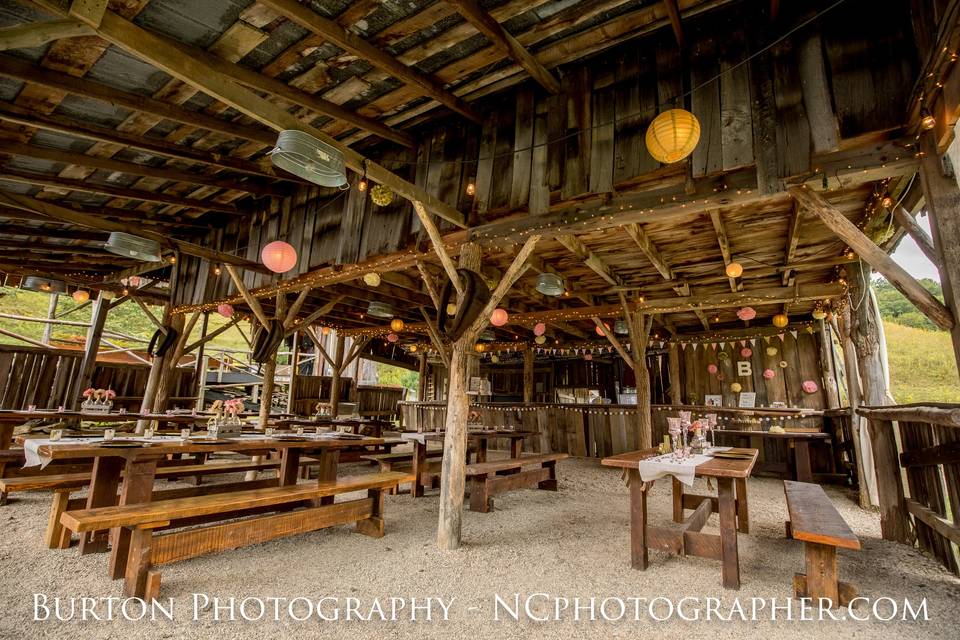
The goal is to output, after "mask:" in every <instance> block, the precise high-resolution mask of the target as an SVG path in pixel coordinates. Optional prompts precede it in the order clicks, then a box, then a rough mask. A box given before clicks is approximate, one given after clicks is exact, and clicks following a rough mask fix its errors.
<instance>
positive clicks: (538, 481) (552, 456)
mask: <svg viewBox="0 0 960 640" xmlns="http://www.w3.org/2000/svg"><path fill="white" fill-rule="evenodd" d="M569 457H570V456H569V455H567V454H566V453H545V454H541V455H534V456H521V457H519V458H509V459H507V460H495V461H493V462H476V463H474V464H468V465H467V480H468V481H469V483H470V510H471V511H479V512H481V513H487V512H488V511H490V509H492V508H493V498H492V497H491V496H493V495H495V494H498V493H503V492H505V491H510V490H511V489H519V488H520V487H526V486H533V485H537V488H539V489H545V490H547V491H556V490H557V462H558V461H559V460H563V459H565V458H569ZM532 465H539V466H538V468H536V469H530V470H528V471H521V469H522V468H523V467H525V466H532Z"/></svg>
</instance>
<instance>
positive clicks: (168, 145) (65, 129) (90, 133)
mask: <svg viewBox="0 0 960 640" xmlns="http://www.w3.org/2000/svg"><path fill="white" fill-rule="evenodd" d="M0 120H4V121H6V122H10V123H13V124H17V125H20V126H23V127H33V128H35V129H43V130H45V131H53V132H55V133H60V134H63V135H66V136H70V137H72V138H79V139H82V140H91V141H93V142H104V143H107V144H113V145H117V146H120V147H130V148H132V149H139V150H140V151H146V152H147V153H150V154H153V155H155V156H161V157H164V158H169V159H171V160H179V161H181V162H193V163H198V164H203V165H207V166H210V167H214V168H217V169H230V170H232V171H239V172H241V173H246V174H250V175H254V176H260V177H264V178H269V179H271V180H274V181H277V180H283V181H286V182H296V183H300V184H302V183H303V182H304V181H302V180H301V179H300V178H297V177H295V176H293V175H291V174H284V175H280V173H279V172H278V171H274V169H273V168H272V167H271V166H270V165H263V166H261V165H260V164H258V163H257V162H251V161H250V160H245V159H243V158H234V157H232V156H224V155H221V154H212V153H208V152H206V151H201V150H199V149H194V148H192V147H187V146H184V145H180V144H175V143H173V142H167V141H166V140H163V139H162V138H148V137H145V136H136V135H130V134H128V133H125V132H123V131H117V130H115V129H110V128H108V127H101V126H99V125H95V124H92V123H89V122H81V121H79V120H74V119H72V118H68V117H65V116H61V115H57V114H44V113H39V112H35V111H32V110H28V109H24V108H22V107H19V106H17V105H15V104H10V103H0Z"/></svg>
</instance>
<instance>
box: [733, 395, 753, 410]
mask: <svg viewBox="0 0 960 640" xmlns="http://www.w3.org/2000/svg"><path fill="white" fill-rule="evenodd" d="M737 406H738V407H740V408H741V409H753V408H754V407H756V406H757V394H756V392H754V391H742V392H740V399H739V401H738V403H737Z"/></svg>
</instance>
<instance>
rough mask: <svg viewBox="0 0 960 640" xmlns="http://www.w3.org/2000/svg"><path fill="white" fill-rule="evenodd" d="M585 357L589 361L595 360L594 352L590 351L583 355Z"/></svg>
mask: <svg viewBox="0 0 960 640" xmlns="http://www.w3.org/2000/svg"><path fill="white" fill-rule="evenodd" d="M583 359H584V360H586V361H587V362H589V361H590V360H593V354H592V353H588V354H587V355H585V356H583Z"/></svg>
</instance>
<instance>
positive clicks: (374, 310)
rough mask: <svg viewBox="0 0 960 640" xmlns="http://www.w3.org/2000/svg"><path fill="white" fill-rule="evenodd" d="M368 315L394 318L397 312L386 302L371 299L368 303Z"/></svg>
mask: <svg viewBox="0 0 960 640" xmlns="http://www.w3.org/2000/svg"><path fill="white" fill-rule="evenodd" d="M367 315H369V316H373V317H374V318H392V317H394V316H395V315H397V314H396V312H395V311H394V310H393V307H392V306H391V305H389V304H387V303H386V302H381V301H379V300H371V301H370V304H369V305H367Z"/></svg>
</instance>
